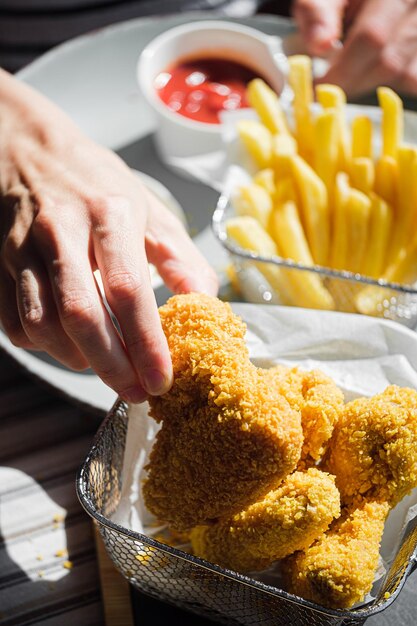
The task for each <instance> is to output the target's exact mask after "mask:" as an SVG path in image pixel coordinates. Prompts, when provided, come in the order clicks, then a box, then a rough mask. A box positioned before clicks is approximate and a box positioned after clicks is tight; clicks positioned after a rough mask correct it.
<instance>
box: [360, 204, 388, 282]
mask: <svg viewBox="0 0 417 626" xmlns="http://www.w3.org/2000/svg"><path fill="white" fill-rule="evenodd" d="M369 197H370V199H371V216H370V222H369V243H368V248H367V251H366V255H365V259H364V263H363V269H362V273H363V274H365V276H370V277H371V278H380V277H381V276H382V274H383V272H384V269H385V266H386V261H387V256H388V243H389V237H390V234H391V225H392V208H391V207H390V205H389V204H387V202H385V200H383V199H382V198H380V197H379V196H377V195H376V194H375V193H372V192H371V194H370V196H369Z"/></svg>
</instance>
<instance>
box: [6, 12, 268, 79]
mask: <svg viewBox="0 0 417 626" xmlns="http://www.w3.org/2000/svg"><path fill="white" fill-rule="evenodd" d="M259 5H260V0H0V66H1V67H3V68H4V69H7V70H9V71H12V72H14V71H16V70H18V69H19V68H20V67H22V66H24V65H26V64H27V63H29V62H30V61H31V60H33V59H34V58H36V57H37V56H40V55H41V54H42V53H43V52H45V51H46V50H48V49H49V48H51V47H53V46H55V45H57V44H59V43H61V42H63V41H65V40H67V39H71V38H73V37H76V36H77V35H80V34H83V33H86V32H88V31H90V30H93V29H96V28H102V27H104V26H107V25H109V24H112V23H114V22H120V21H124V20H129V19H132V18H135V17H140V16H149V15H166V14H175V13H180V12H183V11H200V10H214V11H216V12H218V13H219V14H223V15H229V16H234V17H244V16H248V15H253V14H254V13H255V12H256V10H257V8H258V6H259Z"/></svg>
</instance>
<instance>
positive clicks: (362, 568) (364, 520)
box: [282, 500, 389, 609]
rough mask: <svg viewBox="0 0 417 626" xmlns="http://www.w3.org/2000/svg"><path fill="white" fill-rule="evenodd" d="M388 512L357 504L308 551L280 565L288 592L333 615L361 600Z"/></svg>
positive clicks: (375, 504)
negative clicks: (334, 612)
mask: <svg viewBox="0 0 417 626" xmlns="http://www.w3.org/2000/svg"><path fill="white" fill-rule="evenodd" d="M388 512H389V505H388V503H387V502H377V501H369V502H368V501H366V500H362V502H361V503H360V504H359V505H358V506H357V507H356V506H352V508H351V509H350V510H348V511H347V512H346V513H345V515H344V516H343V518H340V520H337V521H336V522H335V523H334V525H333V526H332V528H331V529H330V530H329V531H328V532H327V533H326V534H324V535H323V537H322V538H321V539H319V540H318V541H317V542H316V543H314V544H313V545H312V546H311V547H310V548H308V549H307V550H305V551H304V552H297V553H296V554H294V555H293V556H290V557H289V558H288V559H286V560H285V561H284V563H283V567H282V569H283V572H284V573H285V577H286V579H287V583H288V587H289V589H290V591H291V592H292V593H294V594H296V595H299V596H301V597H302V598H305V599H307V600H312V601H313V602H317V603H318V604H321V605H322V606H327V607H331V608H334V609H342V608H349V607H351V606H352V605H354V604H356V603H357V602H360V601H361V600H363V599H364V597H365V595H366V593H368V592H369V591H370V590H371V588H372V584H373V581H374V577H375V571H376V569H377V566H378V559H379V546H380V542H381V537H382V533H383V530H384V522H385V519H386V516H387V515H388Z"/></svg>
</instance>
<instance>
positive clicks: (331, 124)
mask: <svg viewBox="0 0 417 626" xmlns="http://www.w3.org/2000/svg"><path fill="white" fill-rule="evenodd" d="M338 115H339V114H338V111H337V110H336V109H326V110H324V111H323V112H321V113H319V114H318V116H317V117H316V120H315V124H314V145H315V150H314V168H315V170H316V172H317V174H318V175H319V176H320V178H321V179H322V181H323V182H324V184H325V185H326V188H327V193H328V196H329V197H331V194H332V192H333V186H334V181H335V177H336V172H337V168H338V155H339V148H338V145H339V143H338V142H339V132H340V128H339V121H338Z"/></svg>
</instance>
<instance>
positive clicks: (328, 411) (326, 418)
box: [266, 365, 344, 467]
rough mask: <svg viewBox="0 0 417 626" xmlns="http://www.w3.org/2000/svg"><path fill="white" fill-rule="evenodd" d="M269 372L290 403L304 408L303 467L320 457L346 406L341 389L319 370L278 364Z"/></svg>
mask: <svg viewBox="0 0 417 626" xmlns="http://www.w3.org/2000/svg"><path fill="white" fill-rule="evenodd" d="M266 375H267V376H268V377H269V378H270V380H271V384H273V385H276V388H277V390H278V391H279V392H280V393H281V394H282V395H283V396H285V398H286V399H287V400H288V402H289V403H290V405H291V406H292V407H293V408H294V409H297V410H298V411H300V412H301V423H302V426H303V433H304V443H303V448H302V457H301V459H302V464H303V467H305V466H306V465H307V466H308V465H311V464H312V463H316V462H318V461H320V460H321V459H322V457H323V456H324V454H325V452H326V450H327V444H328V442H329V440H330V437H331V436H332V432H333V427H334V425H335V423H336V422H337V420H338V418H339V415H340V412H341V411H342V409H343V406H344V398H343V392H342V390H341V389H339V387H337V385H336V383H335V382H334V381H333V380H332V379H331V378H330V377H329V376H326V374H323V372H321V371H320V370H311V371H309V372H305V371H303V370H301V369H298V368H296V367H294V368H288V367H285V366H282V365H278V366H276V367H273V368H271V369H270V370H268V371H267V374H266Z"/></svg>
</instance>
